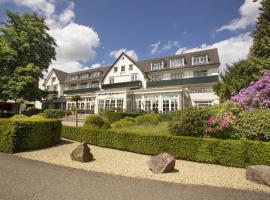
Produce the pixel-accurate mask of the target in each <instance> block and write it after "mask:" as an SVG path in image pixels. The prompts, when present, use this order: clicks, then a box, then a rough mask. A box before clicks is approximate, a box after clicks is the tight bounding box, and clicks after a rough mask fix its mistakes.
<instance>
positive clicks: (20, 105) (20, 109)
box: [19, 103, 22, 117]
mask: <svg viewBox="0 0 270 200" xmlns="http://www.w3.org/2000/svg"><path fill="white" fill-rule="evenodd" d="M21 107H22V104H20V103H19V117H21V115H22V108H21Z"/></svg>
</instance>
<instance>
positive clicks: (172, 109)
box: [171, 99, 177, 111]
mask: <svg viewBox="0 0 270 200" xmlns="http://www.w3.org/2000/svg"><path fill="white" fill-rule="evenodd" d="M174 110H177V100H176V99H171V111H174Z"/></svg>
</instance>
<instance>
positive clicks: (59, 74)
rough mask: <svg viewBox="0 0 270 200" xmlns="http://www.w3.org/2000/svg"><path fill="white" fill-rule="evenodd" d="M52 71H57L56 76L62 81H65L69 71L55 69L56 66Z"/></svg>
mask: <svg viewBox="0 0 270 200" xmlns="http://www.w3.org/2000/svg"><path fill="white" fill-rule="evenodd" d="M52 71H53V72H54V73H55V75H56V77H57V79H58V81H59V82H60V83H64V82H65V80H66V77H67V75H68V73H66V72H63V71H60V70H58V69H54V68H53V69H52Z"/></svg>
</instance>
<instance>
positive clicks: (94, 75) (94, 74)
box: [92, 72, 100, 77]
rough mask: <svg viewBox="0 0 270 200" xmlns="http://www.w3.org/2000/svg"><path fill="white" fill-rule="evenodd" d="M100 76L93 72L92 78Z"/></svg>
mask: <svg viewBox="0 0 270 200" xmlns="http://www.w3.org/2000/svg"><path fill="white" fill-rule="evenodd" d="M99 75H100V72H93V73H92V77H97V76H99Z"/></svg>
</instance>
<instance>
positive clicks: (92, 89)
mask: <svg viewBox="0 0 270 200" xmlns="http://www.w3.org/2000/svg"><path fill="white" fill-rule="evenodd" d="M98 90H99V87H93V88H78V89H69V90H65V91H64V94H74V93H86V92H95V91H98Z"/></svg>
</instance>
